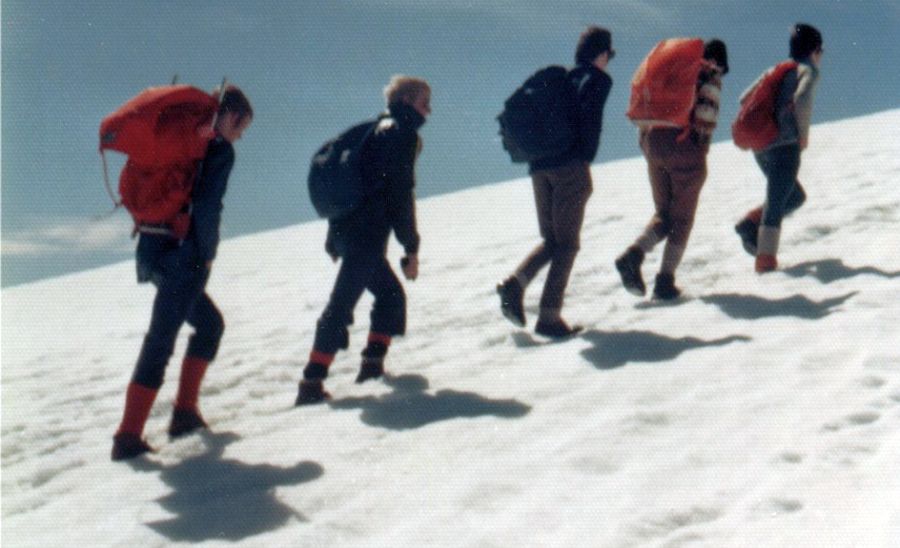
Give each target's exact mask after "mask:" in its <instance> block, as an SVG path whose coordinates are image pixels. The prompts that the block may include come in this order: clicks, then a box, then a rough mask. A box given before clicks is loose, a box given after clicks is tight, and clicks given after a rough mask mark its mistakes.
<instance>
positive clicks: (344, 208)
mask: <svg viewBox="0 0 900 548" xmlns="http://www.w3.org/2000/svg"><path fill="white" fill-rule="evenodd" d="M378 123H379V120H368V121H365V122H363V123H361V124H357V125H355V126H353V127H351V128H349V129H347V130H345V131H344V132H343V133H341V134H340V135H338V136H337V137H335V138H333V139H331V140H329V141H327V142H326V143H325V144H324V145H322V147H321V148H319V150H318V151H317V152H316V153H315V155H313V158H312V164H311V165H310V167H309V176H308V177H307V184H308V186H309V197H310V199H311V200H312V203H313V207H314V208H315V209H316V213H318V214H319V216H320V217H324V218H326V219H338V218H340V217H344V216H346V215H348V214H349V213H351V212H352V211H353V210H354V209H356V208H357V207H358V206H359V205H360V204H361V203H362V201H363V200H364V199H365V198H366V196H367V195H368V194H369V190H370V189H368V188H367V185H366V181H365V180H364V177H363V172H362V165H361V163H360V156H361V154H362V149H363V145H364V144H365V142H366V140H367V139H368V138H369V136H370V135H372V133H373V132H374V131H375V128H376V127H377V126H378Z"/></svg>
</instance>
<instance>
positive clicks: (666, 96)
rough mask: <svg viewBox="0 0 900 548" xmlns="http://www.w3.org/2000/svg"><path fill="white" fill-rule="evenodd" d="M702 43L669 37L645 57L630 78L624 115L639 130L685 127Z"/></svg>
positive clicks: (700, 41) (701, 54)
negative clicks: (629, 96) (627, 101)
mask: <svg viewBox="0 0 900 548" xmlns="http://www.w3.org/2000/svg"><path fill="white" fill-rule="evenodd" d="M703 47H704V45H703V40H701V39H699V38H670V39H668V40H663V41H662V42H660V43H659V44H657V45H656V47H654V48H653V50H652V51H650V53H649V54H647V57H645V58H644V61H643V62H642V63H641V65H640V66H639V67H638V69H637V71H635V73H634V77H633V78H632V79H631V100H630V101H629V105H628V111H627V112H626V116H628V118H629V119H630V120H631V121H632V122H633V123H634V124H635V125H637V126H638V127H653V126H669V127H682V128H683V127H687V126H688V125H689V124H690V123H691V112H692V111H693V109H694V102H695V101H696V98H697V77H698V76H699V74H700V69H701V68H702V67H703Z"/></svg>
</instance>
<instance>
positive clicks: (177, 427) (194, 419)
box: [169, 407, 209, 438]
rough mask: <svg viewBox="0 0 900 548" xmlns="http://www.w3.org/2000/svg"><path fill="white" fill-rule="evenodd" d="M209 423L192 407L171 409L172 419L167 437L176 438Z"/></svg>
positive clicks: (204, 426)
mask: <svg viewBox="0 0 900 548" xmlns="http://www.w3.org/2000/svg"><path fill="white" fill-rule="evenodd" d="M208 427H209V425H207V424H206V421H205V420H203V417H201V416H200V413H198V412H197V411H195V410H193V409H178V408H177V407H176V408H175V409H174V410H173V411H172V421H171V422H170V423H169V437H170V438H177V437H179V436H184V435H185V434H190V433H191V432H193V431H194V430H198V429H200V428H208Z"/></svg>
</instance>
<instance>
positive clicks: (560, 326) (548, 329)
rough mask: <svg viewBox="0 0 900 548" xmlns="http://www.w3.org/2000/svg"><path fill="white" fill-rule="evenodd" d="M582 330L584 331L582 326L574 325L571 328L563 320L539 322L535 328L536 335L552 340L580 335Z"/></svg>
mask: <svg viewBox="0 0 900 548" xmlns="http://www.w3.org/2000/svg"><path fill="white" fill-rule="evenodd" d="M582 330H584V328H583V327H582V326H580V325H574V326H572V327H569V326H568V325H567V324H566V322H564V321H563V320H561V319H559V320H550V321H543V320H538V322H537V325H535V326H534V332H535V333H537V334H538V335H543V336H545V337H550V338H551V339H562V338H565V337H571V336H572V335H575V334H577V333H580V332H581V331H582Z"/></svg>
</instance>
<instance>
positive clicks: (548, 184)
mask: <svg viewBox="0 0 900 548" xmlns="http://www.w3.org/2000/svg"><path fill="white" fill-rule="evenodd" d="M615 54H616V52H615V50H614V49H613V48H612V35H611V34H610V32H609V31H608V30H606V29H604V28H600V27H596V26H592V27H589V28H588V29H587V30H585V31H584V32H583V33H582V34H581V36H580V38H579V41H578V46H577V48H576V50H575V63H576V66H575V68H573V69H572V70H571V71H569V72H568V76H567V77H568V81H569V82H570V83H571V86H572V87H573V88H574V90H575V97H574V103H575V104H574V126H575V127H574V128H573V129H574V130H575V131H574V135H573V137H574V138H573V139H572V144H571V146H570V147H568V150H566V151H565V152H563V153H561V154H558V155H554V156H551V157H548V158H540V159H537V160H534V161H530V162H529V169H528V172H529V174H530V175H531V183H532V187H533V190H534V201H535V206H536V208H537V216H538V225H539V228H540V234H541V238H542V239H543V241H542V242H541V243H540V244H539V245H538V246H537V247H535V248H534V250H533V251H532V252H531V253H530V254H529V255H528V256H527V257H526V258H525V260H524V261H523V262H522V264H520V265H519V267H518V268H516V270H515V272H514V273H513V274H512V275H511V276H510V277H509V278H507V279H506V280H504V281H503V282H502V283H501V284H499V285H498V286H497V293H498V294H499V295H500V309H501V311H502V312H503V315H504V316H505V317H506V318H507V319H509V320H510V321H511V322H512V323H514V324H515V325H518V326H525V324H526V320H525V310H524V308H523V303H522V301H523V297H524V294H525V289H526V288H527V287H528V284H529V283H530V282H531V280H533V279H534V277H535V276H536V275H537V274H538V272H539V271H540V270H541V269H542V268H543V267H545V266H546V265H547V264H549V265H550V271H549V273H548V274H547V278H546V281H545V282H544V289H543V293H542V294H541V300H540V313H539V315H538V320H537V323H536V325H535V332H536V333H538V334H540V335H543V336H546V337H551V338H561V337H566V336H569V335H572V334H574V333H577V332H578V331H580V330H581V329H582V328H581V327H580V326H572V327H570V326H569V325H568V324H567V323H566V322H565V321H564V320H563V318H562V315H561V312H562V307H563V298H564V293H565V290H566V286H567V285H568V282H569V274H570V273H571V271H572V266H573V265H574V262H575V256H576V255H577V254H578V250H579V247H580V234H581V225H582V222H583V220H584V210H585V207H586V205H587V201H588V198H590V195H591V192H592V190H593V187H592V181H591V171H590V164H591V162H593V161H594V158H595V157H596V155H597V149H598V148H599V146H600V132H601V129H602V126H603V106H604V104H605V103H606V98H607V96H608V95H609V91H610V88H611V87H612V78H610V76H609V74H607V73H606V65H607V64H608V63H609V61H610V60H611V59H612V58H613V57H614V56H615Z"/></svg>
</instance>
